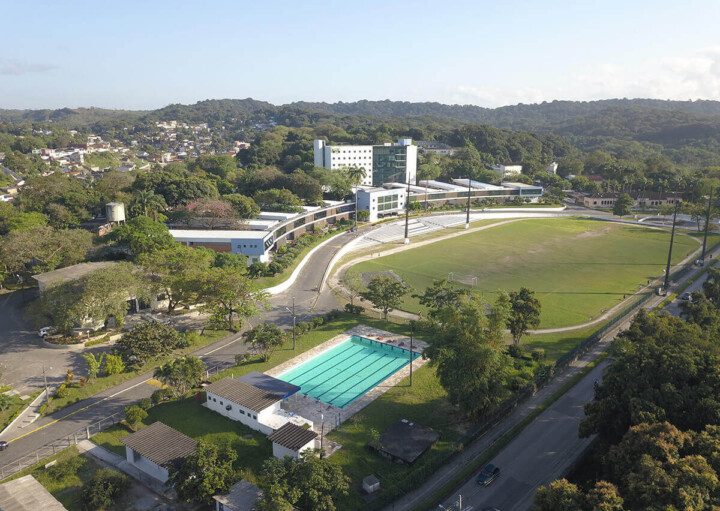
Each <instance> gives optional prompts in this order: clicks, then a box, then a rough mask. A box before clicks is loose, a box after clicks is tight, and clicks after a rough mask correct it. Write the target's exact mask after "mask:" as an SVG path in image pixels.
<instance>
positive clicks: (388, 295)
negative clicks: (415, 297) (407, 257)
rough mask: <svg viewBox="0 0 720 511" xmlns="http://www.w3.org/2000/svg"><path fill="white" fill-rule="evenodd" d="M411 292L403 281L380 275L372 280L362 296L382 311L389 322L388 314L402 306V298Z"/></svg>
mask: <svg viewBox="0 0 720 511" xmlns="http://www.w3.org/2000/svg"><path fill="white" fill-rule="evenodd" d="M409 290H410V287H409V286H408V285H407V284H405V282H403V281H402V280H398V279H395V278H393V277H389V276H387V275H378V276H376V277H373V278H372V279H370V282H368V285H367V289H366V290H365V291H363V292H362V293H360V296H362V298H363V299H364V300H367V301H369V302H370V303H372V304H373V306H375V307H376V308H378V309H380V310H381V311H382V313H383V318H385V321H387V317H388V313H389V312H390V311H391V310H393V309H397V308H398V307H399V306H400V303H401V301H402V297H403V296H405V295H406V294H407V292H408V291H409Z"/></svg>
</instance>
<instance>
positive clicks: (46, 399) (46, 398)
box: [42, 364, 52, 404]
mask: <svg viewBox="0 0 720 511" xmlns="http://www.w3.org/2000/svg"><path fill="white" fill-rule="evenodd" d="M42 368H43V380H45V404H48V403H49V402H50V391H49V390H48V384H47V375H46V374H45V364H43V365H42ZM50 369H52V367H51V368H50Z"/></svg>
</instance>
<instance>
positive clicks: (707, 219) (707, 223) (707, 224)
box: [700, 188, 713, 261]
mask: <svg viewBox="0 0 720 511" xmlns="http://www.w3.org/2000/svg"><path fill="white" fill-rule="evenodd" d="M712 198H713V189H712V188H710V195H709V196H708V203H707V209H706V210H705V234H704V235H703V248H702V255H701V256H700V260H701V261H705V251H706V249H707V237H708V230H709V229H710V210H711V208H712Z"/></svg>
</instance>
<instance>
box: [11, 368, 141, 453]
mask: <svg viewBox="0 0 720 511" xmlns="http://www.w3.org/2000/svg"><path fill="white" fill-rule="evenodd" d="M150 380H152V378H148V379H147V380H143V381H141V382H140V383H136V384H135V385H132V386H131V387H128V388H126V389H123V390H120V391H118V392H116V393H114V394H111V395H109V396H106V397H104V398H102V399H101V400H100V401H97V402H95V403H91V404H89V405H87V406H83V407H82V408H78V409H77V410H75V411H74V412H70V413H69V414H67V415H64V416H62V417H59V418H57V419H54V420H52V421H50V422H48V423H47V424H43V425H42V426H40V427H37V428H35V429H33V430H32V431H28V432H27V433H23V434H22V435H20V436H19V437H17V438H13V439H12V440H8V443H12V442H15V441H17V440H20V439H21V438H25V437H26V436H28V435H32V434H33V433H37V432H38V431H40V430H41V429H45V428H47V427H48V426H51V425H53V424H55V423H57V422H60V421H61V420H65V419H67V418H68V417H72V416H73V415H75V414H78V413H80V412H84V411H85V410H87V409H88V408H92V407H93V406H97V405H99V404H100V403H102V402H104V401H107V400H108V399H112V398H114V397H117V396H119V395H120V394H123V393H125V392H127V391H128V390H132V389H134V388H136V387H139V386H140V385H144V384H146V383H148V382H149V381H150Z"/></svg>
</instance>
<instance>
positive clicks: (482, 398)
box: [424, 294, 511, 419]
mask: <svg viewBox="0 0 720 511" xmlns="http://www.w3.org/2000/svg"><path fill="white" fill-rule="evenodd" d="M506 314H507V311H506V308H505V307H504V305H503V304H499V305H496V306H494V307H488V305H487V304H486V303H484V302H483V301H482V299H481V298H480V297H479V296H477V295H474V294H469V295H460V296H459V297H458V299H457V300H456V301H455V302H453V303H444V304H442V305H440V306H438V307H436V308H435V309H434V310H433V311H432V313H431V314H428V320H427V321H426V325H425V328H426V329H427V331H428V332H430V335H428V337H427V338H428V339H429V343H428V344H429V345H428V347H427V348H426V350H425V352H424V355H425V356H427V357H428V358H429V359H430V364H432V365H433V366H434V367H435V368H436V371H437V375H438V378H439V379H440V383H441V384H442V386H443V388H444V389H445V390H446V391H447V393H448V399H449V401H450V402H451V403H452V404H454V405H456V406H458V408H459V409H460V411H461V412H462V413H463V414H465V415H467V416H469V417H471V418H475V419H476V418H479V417H481V416H482V415H483V414H484V413H487V412H489V411H491V410H492V409H493V408H495V407H496V406H497V405H498V404H499V403H500V402H501V401H502V400H503V399H504V398H505V397H507V395H508V390H507V389H506V385H505V384H506V381H507V378H508V375H509V370H510V366H511V361H510V357H508V356H507V354H506V353H505V352H504V346H503V342H502V338H503V329H504V325H505V320H506V317H505V316H506Z"/></svg>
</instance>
